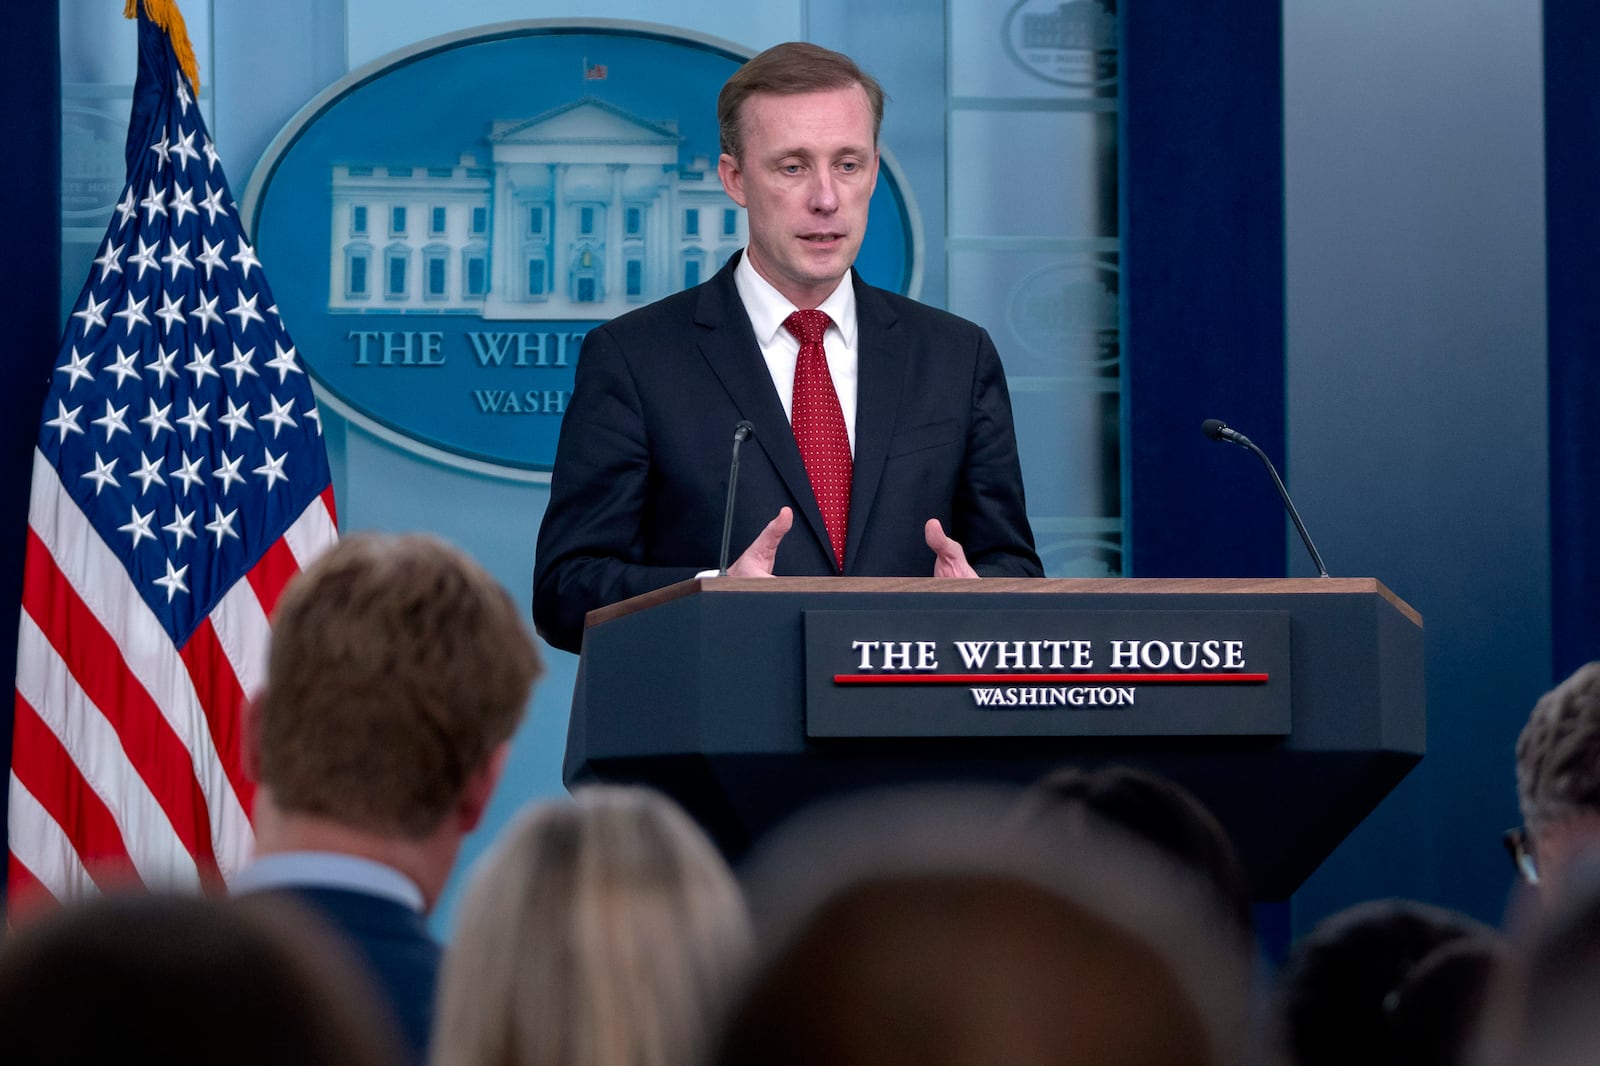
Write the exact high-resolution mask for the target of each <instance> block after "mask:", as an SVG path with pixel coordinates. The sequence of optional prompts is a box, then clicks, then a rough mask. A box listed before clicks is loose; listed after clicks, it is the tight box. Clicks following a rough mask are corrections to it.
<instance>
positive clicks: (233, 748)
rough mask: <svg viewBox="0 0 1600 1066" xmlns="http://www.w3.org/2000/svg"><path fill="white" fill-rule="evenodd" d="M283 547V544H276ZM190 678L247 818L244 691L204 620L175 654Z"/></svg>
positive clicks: (251, 792) (250, 784)
mask: <svg viewBox="0 0 1600 1066" xmlns="http://www.w3.org/2000/svg"><path fill="white" fill-rule="evenodd" d="M279 544H282V541H279ZM178 655H179V657H180V658H182V659H183V665H184V667H185V668H186V669H187V670H188V671H189V678H190V680H191V681H193V682H194V693H195V697H196V698H197V699H199V701H200V706H201V708H202V709H204V711H205V715H206V727H207V729H208V730H209V731H210V733H211V743H212V745H213V746H214V747H215V748H216V749H217V758H218V759H219V760H221V762H222V772H223V773H225V774H227V775H228V784H230V785H232V786H233V794H234V795H235V796H237V797H238V798H239V806H240V808H241V809H243V810H244V812H245V814H246V815H247V816H248V815H249V814H250V812H251V811H253V810H254V809H255V808H254V806H253V804H254V802H255V795H256V785H255V782H254V781H253V780H252V779H251V777H250V774H249V772H248V771H247V770H246V769H245V764H244V735H243V733H244V716H243V713H242V712H243V709H244V701H245V694H244V689H243V687H242V686H240V684H239V679H238V677H236V676H235V675H234V672H233V664H232V663H231V662H229V661H228V655H227V653H226V652H225V651H223V648H222V643H221V642H220V641H219V640H217V631H216V629H215V628H214V627H213V626H212V625H211V619H209V618H206V619H204V620H202V621H201V623H200V624H199V625H198V626H195V629H194V632H193V633H192V634H190V636H189V643H187V644H185V645H184V646H183V647H182V648H181V649H180V650H179V652H178Z"/></svg>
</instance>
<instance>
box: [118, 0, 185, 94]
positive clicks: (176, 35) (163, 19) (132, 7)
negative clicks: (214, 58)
mask: <svg viewBox="0 0 1600 1066" xmlns="http://www.w3.org/2000/svg"><path fill="white" fill-rule="evenodd" d="M143 3H144V13H145V15H146V16H148V17H149V19H150V21H151V22H154V23H155V24H156V25H157V26H159V27H161V29H163V30H165V31H166V34H167V38H168V39H169V40H170V41H172V51H173V52H174V54H176V55H177V57H178V66H179V67H180V68H182V70H183V73H184V76H185V77H186V78H188V79H189V88H190V89H192V90H193V91H194V95H195V96H199V95H200V64H199V63H197V62H196V61H195V58H194V45H192V44H190V43H189V29H188V27H186V26H185V25H184V24H183V12H181V11H179V10H178V2H177V0H143ZM139 4H140V0H127V2H126V3H125V4H123V6H122V17H123V18H130V19H136V18H138V17H139Z"/></svg>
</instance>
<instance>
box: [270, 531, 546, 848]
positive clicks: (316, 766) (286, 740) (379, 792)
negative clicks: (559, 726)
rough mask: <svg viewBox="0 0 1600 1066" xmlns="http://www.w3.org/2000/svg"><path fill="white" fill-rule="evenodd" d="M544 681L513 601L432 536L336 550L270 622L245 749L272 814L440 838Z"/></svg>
mask: <svg viewBox="0 0 1600 1066" xmlns="http://www.w3.org/2000/svg"><path fill="white" fill-rule="evenodd" d="M542 671H543V666H542V664H541V663H540V661H539V653H538V650H537V649H536V648H535V647H534V644H533V641H532V639H531V638H530V637H529V636H528V633H527V630H526V628H525V627H524V626H523V624H522V618H521V613H520V612H519V611H518V610H517V607H516V605H515V603H514V602H513V601H512V599H511V597H510V595H509V594H508V593H507V592H506V591H505V589H504V588H502V587H501V585H500V584H499V582H497V581H496V580H495V579H494V578H493V577H491V576H490V575H489V574H488V572H487V571H485V570H484V569H483V568H482V567H481V566H479V565H478V564H477V563H475V562H473V561H472V560H471V559H470V558H468V557H467V556H466V555H465V554H464V553H462V552H461V551H458V550H457V549H455V548H452V547H451V546H449V545H448V544H446V543H444V542H443V541H441V540H439V539H438V538H436V537H432V536H427V535H419V534H411V535H405V536H386V535H378V534H362V535H358V536H352V537H347V538H345V539H344V540H341V541H340V542H339V544H338V545H337V546H335V547H334V548H333V549H331V550H330V551H328V552H327V553H326V554H325V555H323V556H322V558H320V559H318V560H317V561H316V562H315V563H314V564H313V565H312V566H311V567H310V568H309V569H307V570H306V571H305V572H304V573H302V574H300V575H299V576H298V577H297V578H295V580H294V581H293V582H291V583H290V585H289V587H288V589H287V590H286V591H285V592H284V595H283V598H282V599H281V600H280V601H279V602H278V606H277V610H276V611H275V612H274V615H273V634H272V652H271V656H270V658H269V661H268V665H267V683H266V688H265V691H264V692H263V693H262V694H261V697H260V699H259V700H258V701H257V704H256V708H255V714H254V715H253V716H252V719H253V740H254V743H255V747H256V753H257V755H258V757H259V766H260V774H261V781H262V783H263V784H265V785H267V786H269V787H270V788H271V789H272V793H273V801H274V802H275V803H276V804H277V805H278V807H280V808H281V809H283V810H285V811H291V812H296V813H302V814H312V815H317V816H321V817H326V818H330V819H333V820H335V821H339V822H342V823H345V824H348V825H352V826H356V827H359V828H362V829H365V830H368V831H372V832H381V833H390V834H398V835H401V836H405V837H408V838H413V839H414V838H417V837H421V836H425V835H427V834H428V833H430V832H432V831H433V830H434V829H436V828H437V827H438V825H439V824H440V822H441V821H442V820H443V818H444V817H445V816H446V815H447V814H448V813H449V811H450V809H451V807H452V805H453V804H454V803H455V802H456V801H457V800H458V799H459V798H460V796H461V794H462V790H463V788H464V787H465V785H466V783H467V781H468V778H469V777H470V776H471V775H472V774H473V773H474V772H475V771H477V770H478V769H480V768H481V767H482V766H484V765H485V763H486V760H488V758H489V757H490V755H491V753H492V752H493V751H494V749H495V748H496V747H497V746H498V745H499V744H500V743H501V742H502V741H504V740H507V739H508V738H509V737H510V736H511V734H512V733H513V732H514V731H515V730H516V727H517V723H518V722H519V721H520V720H521V718H522V713H523V708H524V706H525V705H526V703H527V699H528V692H529V690H530V688H531V687H532V685H533V682H534V681H535V680H536V679H537V677H538V676H539V674H540V673H542Z"/></svg>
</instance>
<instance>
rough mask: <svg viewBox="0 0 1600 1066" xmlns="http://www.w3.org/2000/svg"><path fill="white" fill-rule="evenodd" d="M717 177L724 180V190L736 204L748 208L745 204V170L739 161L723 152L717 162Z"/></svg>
mask: <svg viewBox="0 0 1600 1066" xmlns="http://www.w3.org/2000/svg"><path fill="white" fill-rule="evenodd" d="M717 177H719V178H721V179H722V188H723V190H724V191H725V192H727V194H728V197H729V198H730V199H731V200H733V202H734V203H736V204H738V205H739V206H740V207H746V206H748V205H747V204H746V203H745V202H744V170H743V168H741V167H740V166H739V161H738V160H737V159H735V158H733V156H731V155H729V154H728V153H727V152H723V153H722V156H721V158H719V159H718V160H717Z"/></svg>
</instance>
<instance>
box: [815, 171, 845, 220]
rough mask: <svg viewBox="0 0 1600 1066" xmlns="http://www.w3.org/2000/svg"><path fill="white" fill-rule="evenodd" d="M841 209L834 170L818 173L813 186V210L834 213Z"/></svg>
mask: <svg viewBox="0 0 1600 1066" xmlns="http://www.w3.org/2000/svg"><path fill="white" fill-rule="evenodd" d="M838 207H839V190H838V188H837V187H836V186H835V179H834V174H833V171H832V170H829V169H826V168H823V169H821V170H818V171H817V177H816V180H815V181H813V182H812V185H811V210H813V211H834V210H837V209H838Z"/></svg>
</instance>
